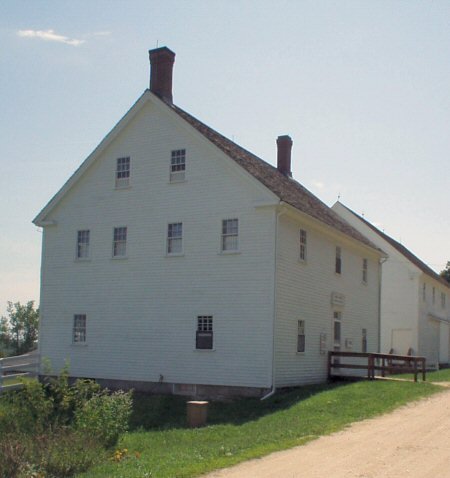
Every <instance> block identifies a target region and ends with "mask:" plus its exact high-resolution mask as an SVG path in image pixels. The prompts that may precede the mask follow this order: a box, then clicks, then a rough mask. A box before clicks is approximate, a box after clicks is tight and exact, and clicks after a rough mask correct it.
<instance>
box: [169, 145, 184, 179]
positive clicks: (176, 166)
mask: <svg viewBox="0 0 450 478" xmlns="http://www.w3.org/2000/svg"><path fill="white" fill-rule="evenodd" d="M185 173H186V150H185V149H176V150H174V151H172V155H171V159H170V182H171V183H176V182H178V181H184V179H185Z"/></svg>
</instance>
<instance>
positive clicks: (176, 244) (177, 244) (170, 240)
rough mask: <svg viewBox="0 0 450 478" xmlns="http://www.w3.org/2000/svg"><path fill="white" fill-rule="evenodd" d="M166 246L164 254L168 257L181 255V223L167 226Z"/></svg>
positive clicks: (172, 223)
mask: <svg viewBox="0 0 450 478" xmlns="http://www.w3.org/2000/svg"><path fill="white" fill-rule="evenodd" d="M166 243H167V246H166V254H167V255H168V256H181V255H183V253H184V252H183V251H184V249H183V223H182V222H171V223H169V224H167V242H166Z"/></svg>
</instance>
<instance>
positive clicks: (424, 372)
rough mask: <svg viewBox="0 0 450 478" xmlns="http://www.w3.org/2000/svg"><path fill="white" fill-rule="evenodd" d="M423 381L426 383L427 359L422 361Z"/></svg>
mask: <svg viewBox="0 0 450 478" xmlns="http://www.w3.org/2000/svg"><path fill="white" fill-rule="evenodd" d="M422 380H423V381H424V382H425V380H426V367H425V359H422Z"/></svg>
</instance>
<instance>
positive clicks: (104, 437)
mask: <svg viewBox="0 0 450 478" xmlns="http://www.w3.org/2000/svg"><path fill="white" fill-rule="evenodd" d="M131 394H132V392H131V391H130V392H122V391H119V392H114V393H111V394H110V393H108V391H107V390H105V391H103V392H101V393H98V394H97V395H94V396H93V397H92V398H91V399H90V400H88V401H87V402H86V403H85V404H84V406H83V407H82V408H79V409H78V410H76V412H75V427H76V429H77V430H80V431H83V432H85V433H87V434H88V435H90V436H92V437H96V438H97V440H100V442H101V443H102V444H103V445H104V446H106V447H110V446H113V445H114V444H115V443H117V440H118V438H119V436H120V435H121V434H122V433H125V432H126V431H127V430H128V422H129V419H130V415H131V409H132V398H131Z"/></svg>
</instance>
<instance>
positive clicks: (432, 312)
mask: <svg viewBox="0 0 450 478" xmlns="http://www.w3.org/2000/svg"><path fill="white" fill-rule="evenodd" d="M333 210H335V212H337V213H338V214H340V215H341V216H342V217H343V218H344V219H345V220H346V221H348V222H349V223H350V224H351V225H352V226H353V227H355V228H356V229H358V230H359V231H360V232H362V233H363V234H364V235H365V236H366V237H368V238H369V239H370V240H371V241H372V242H373V243H375V244H376V245H377V246H378V247H380V248H381V249H383V250H384V251H385V252H386V253H387V254H388V256H389V258H388V259H387V261H386V262H385V263H384V264H383V266H382V287H381V289H382V291H381V352H382V353H387V352H389V350H390V349H391V348H392V347H393V345H395V344H394V343H393V337H394V336H395V333H396V332H395V331H396V330H409V331H411V343H410V345H409V347H411V348H412V349H413V353H414V354H416V355H423V356H425V357H426V359H427V363H428V364H430V365H435V364H436V363H437V360H438V353H439V326H438V325H436V321H435V320H430V316H431V317H437V318H439V319H445V318H446V317H449V315H450V313H449V310H450V309H449V304H448V299H447V301H446V307H445V309H442V307H441V298H440V296H441V292H445V293H446V294H447V296H448V295H449V289H448V288H446V287H445V286H444V285H442V284H441V283H440V282H438V281H437V280H435V279H433V278H431V277H430V276H428V275H426V274H424V273H423V272H422V271H421V270H420V269H419V268H418V267H417V266H416V265H414V264H413V263H412V262H410V261H409V260H408V259H407V258H406V257H405V256H404V255H403V254H401V253H400V252H399V251H398V250H397V249H395V248H394V247H393V246H391V245H390V244H389V243H388V242H387V241H385V240H384V239H383V238H381V237H380V236H379V235H378V234H377V233H375V232H374V231H373V230H372V229H370V228H369V227H368V226H367V225H365V224H364V223H363V222H362V221H360V220H359V219H358V218H357V217H355V216H354V214H352V213H351V212H349V211H348V210H347V209H346V208H345V207H343V206H342V205H340V204H339V203H336V204H335V205H334V206H333ZM424 283H426V301H423V299H422V290H423V289H422V288H423V284H424ZM433 287H435V290H436V292H435V294H436V299H435V303H434V304H433V303H432V297H431V296H432V288H433ZM449 340H450V339H449ZM409 347H408V348H409ZM408 348H406V346H405V349H403V350H395V352H396V353H399V354H405V353H407V352H408Z"/></svg>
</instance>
